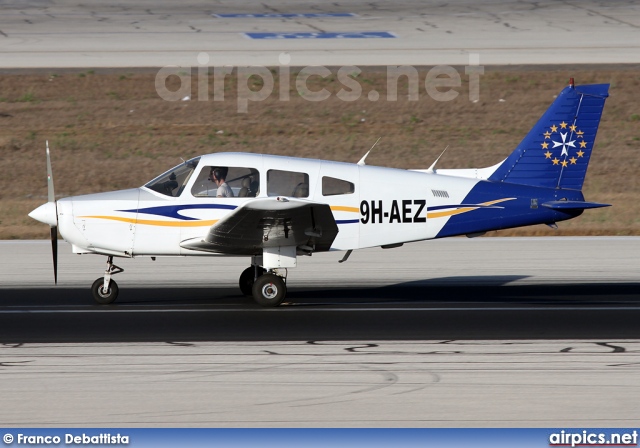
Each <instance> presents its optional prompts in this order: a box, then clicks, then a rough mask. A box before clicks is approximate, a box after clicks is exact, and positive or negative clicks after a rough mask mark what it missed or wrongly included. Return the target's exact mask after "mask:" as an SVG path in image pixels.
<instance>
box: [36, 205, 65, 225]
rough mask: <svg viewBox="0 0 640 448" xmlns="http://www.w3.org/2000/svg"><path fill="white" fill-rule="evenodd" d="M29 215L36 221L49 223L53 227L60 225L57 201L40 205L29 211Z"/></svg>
mask: <svg viewBox="0 0 640 448" xmlns="http://www.w3.org/2000/svg"><path fill="white" fill-rule="evenodd" d="M29 216H30V217H31V218H33V219H35V220H36V221H40V222H43V223H45V224H49V225H50V226H53V227H55V226H57V225H58V216H57V213H56V203H55V202H47V203H46V204H42V205H41V206H40V207H38V208H36V209H35V210H33V211H32V212H31V213H29Z"/></svg>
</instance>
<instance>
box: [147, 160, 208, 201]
mask: <svg viewBox="0 0 640 448" xmlns="http://www.w3.org/2000/svg"><path fill="white" fill-rule="evenodd" d="M199 161H200V157H195V158H193V159H191V160H187V161H186V162H184V163H181V164H180V165H178V166H176V167H175V168H172V169H170V170H169V171H167V172H166V173H164V174H161V175H160V176H158V177H156V178H155V179H153V180H152V181H151V182H148V183H147V184H145V187H147V188H149V189H151V190H153V191H157V192H158V193H161V194H164V195H166V196H174V197H178V196H180V195H181V194H182V190H184V187H185V185H187V182H189V179H190V178H191V175H192V174H193V171H194V170H195V169H196V166H198V162H199Z"/></svg>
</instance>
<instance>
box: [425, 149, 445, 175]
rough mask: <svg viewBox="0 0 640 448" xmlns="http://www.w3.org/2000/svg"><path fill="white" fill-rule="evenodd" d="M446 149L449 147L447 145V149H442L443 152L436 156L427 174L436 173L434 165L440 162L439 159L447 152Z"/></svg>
mask: <svg viewBox="0 0 640 448" xmlns="http://www.w3.org/2000/svg"><path fill="white" fill-rule="evenodd" d="M447 149H449V145H447V147H446V148H444V151H442V153H440V155H439V156H438V158H437V159H436V161H435V162H433V163H432V164H431V166H430V167H429V168H428V169H427V173H435V172H436V163H438V160H440V157H442V156H443V155H444V153H445V152H447Z"/></svg>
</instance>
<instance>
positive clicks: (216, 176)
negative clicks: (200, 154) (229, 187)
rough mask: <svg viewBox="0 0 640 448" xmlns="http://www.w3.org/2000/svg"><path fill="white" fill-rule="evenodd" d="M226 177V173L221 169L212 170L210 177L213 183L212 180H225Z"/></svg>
mask: <svg viewBox="0 0 640 448" xmlns="http://www.w3.org/2000/svg"><path fill="white" fill-rule="evenodd" d="M226 177H227V173H226V171H225V170H223V169H222V168H214V169H213V173H212V176H211V180H212V181H214V180H220V179H226Z"/></svg>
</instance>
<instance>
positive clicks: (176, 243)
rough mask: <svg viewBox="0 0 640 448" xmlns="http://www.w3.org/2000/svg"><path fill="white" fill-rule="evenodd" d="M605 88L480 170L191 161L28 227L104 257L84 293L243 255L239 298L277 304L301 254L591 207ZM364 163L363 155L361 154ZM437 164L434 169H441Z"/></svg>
mask: <svg viewBox="0 0 640 448" xmlns="http://www.w3.org/2000/svg"><path fill="white" fill-rule="evenodd" d="M608 88H609V85H608V84H598V85H584V86H575V85H574V83H573V79H572V80H571V82H570V84H569V86H568V87H566V88H565V89H564V90H563V91H562V92H561V93H560V94H559V95H558V97H557V99H556V100H555V101H554V102H553V104H552V105H551V106H550V108H549V109H548V110H547V111H546V112H545V113H544V114H543V115H542V117H541V118H540V120H539V121H538V122H537V124H536V125H535V126H534V127H533V128H532V129H531V131H530V132H529V133H528V134H527V136H526V137H525V138H524V140H523V141H522V142H521V143H520V144H519V145H518V147H517V148H516V149H515V151H513V153H511V155H509V156H508V157H507V158H506V159H505V160H503V161H502V162H500V163H498V164H496V165H494V166H492V167H489V168H482V169H457V170H456V169H447V170H436V169H435V163H434V164H433V165H432V166H431V168H429V169H426V170H402V169H393V168H383V167H376V166H367V165H365V158H366V155H365V156H364V157H363V158H362V160H360V162H358V163H357V164H351V163H339V162H331V161H325V160H313V159H303V158H296V157H280V156H271V155H264V154H245V153H218V154H208V155H203V156H200V157H195V158H193V159H191V160H188V161H186V162H184V163H182V164H180V165H178V166H176V167H174V168H172V169H170V170H169V171H167V172H166V173H164V174H161V175H160V176H158V177H156V178H155V179H153V180H151V181H150V182H148V183H146V184H145V185H144V186H142V187H140V188H134V189H130V190H123V191H114V192H109V193H98V194H89V195H83V196H75V197H70V198H64V199H59V200H57V201H56V200H55V196H54V190H53V180H52V174H51V161H50V156H49V148H48V146H47V171H48V189H49V202H47V203H46V204H44V205H42V206H40V207H38V208H37V209H35V210H34V211H32V212H31V213H30V214H29V216H31V217H32V218H34V219H36V220H38V221H41V222H43V223H46V224H49V225H50V226H51V241H52V249H53V259H54V260H53V261H54V279H55V280H56V282H57V229H59V230H60V234H61V235H62V237H63V238H64V239H65V240H66V241H68V242H69V243H71V245H72V248H73V252H74V253H77V254H98V255H106V256H107V269H106V271H105V273H104V276H103V277H100V278H98V279H97V280H96V281H95V282H94V283H93V286H92V288H91V290H92V293H93V297H94V299H95V300H96V301H97V302H98V303H101V304H109V303H112V302H113V301H114V300H116V297H117V296H118V285H117V284H116V282H115V281H114V280H113V278H112V277H113V275H115V274H118V273H120V272H122V271H123V269H121V268H120V267H118V266H116V265H115V264H114V263H113V258H114V257H126V258H132V257H162V256H246V257H248V258H250V260H251V265H250V267H248V268H247V269H246V270H245V271H244V272H242V274H241V275H240V282H239V283H240V290H241V291H242V293H244V294H245V295H252V296H253V298H254V299H255V301H256V302H257V303H258V304H260V305H262V306H267V307H271V306H278V305H280V304H281V303H282V301H283V300H284V298H285V296H286V292H287V282H286V272H287V269H289V268H294V267H296V265H297V257H298V256H300V255H311V254H313V253H315V252H326V251H346V254H345V256H344V257H343V259H342V260H340V262H343V261H346V259H347V258H348V257H349V255H350V254H351V251H353V250H356V249H363V248H367V247H376V246H381V247H382V248H394V247H398V246H401V245H402V244H404V243H407V242H412V241H420V240H428V239H434V238H444V237H450V236H456V235H467V236H469V237H473V236H478V235H482V234H483V233H485V232H487V231H491V230H499V229H507V228H513V227H520V226H529V225H534V224H547V225H550V226H555V223H556V222H559V221H564V220H567V219H571V218H574V217H576V216H578V215H580V214H582V212H583V211H584V210H585V209H590V208H597V207H605V206H607V205H608V204H598V203H593V202H586V201H585V199H584V196H583V194H582V192H581V190H582V185H583V182H584V178H585V174H586V171H587V166H588V164H589V159H590V157H591V153H592V150H593V145H594V141H595V137H596V132H597V129H598V125H599V123H600V117H601V115H602V110H603V108H604V102H605V99H606V98H607V97H608ZM367 154H368V153H367ZM436 162H437V160H436Z"/></svg>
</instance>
